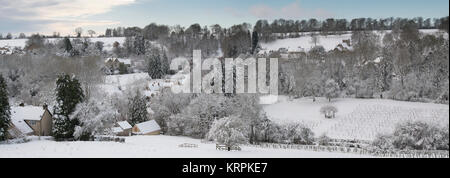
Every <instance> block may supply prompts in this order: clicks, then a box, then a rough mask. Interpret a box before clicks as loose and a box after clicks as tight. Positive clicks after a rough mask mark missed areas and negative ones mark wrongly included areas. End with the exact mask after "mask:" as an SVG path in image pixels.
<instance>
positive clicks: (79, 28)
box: [75, 27, 83, 38]
mask: <svg viewBox="0 0 450 178" xmlns="http://www.w3.org/2000/svg"><path fill="white" fill-rule="evenodd" d="M75 33H76V34H77V38H80V37H81V34H82V33H83V28H81V27H78V28H76V29H75Z"/></svg>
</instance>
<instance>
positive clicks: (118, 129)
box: [112, 127, 123, 133]
mask: <svg viewBox="0 0 450 178" xmlns="http://www.w3.org/2000/svg"><path fill="white" fill-rule="evenodd" d="M112 132H113V133H120V132H123V129H122V128H120V127H113V128H112Z"/></svg>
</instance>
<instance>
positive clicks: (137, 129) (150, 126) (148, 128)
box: [132, 120, 161, 135]
mask: <svg viewBox="0 0 450 178" xmlns="http://www.w3.org/2000/svg"><path fill="white" fill-rule="evenodd" d="M132 133H133V134H134V135H159V134H161V127H159V125H158V123H156V121H155V120H151V121H147V122H143V123H139V124H136V125H135V126H134V127H133V129H132Z"/></svg>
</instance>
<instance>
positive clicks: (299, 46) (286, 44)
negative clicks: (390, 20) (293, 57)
mask: <svg viewBox="0 0 450 178" xmlns="http://www.w3.org/2000/svg"><path fill="white" fill-rule="evenodd" d="M390 32H391V31H390V30H386V31H375V33H377V34H378V35H380V42H381V40H382V39H383V36H384V34H386V33H390ZM420 32H421V33H422V34H437V35H438V34H440V33H439V30H436V29H429V30H420ZM443 35H444V36H445V37H446V38H448V34H447V33H443ZM317 37H318V42H317V45H321V46H323V47H324V48H325V50H327V51H330V50H333V49H335V48H336V47H337V45H339V44H343V45H344V43H343V40H350V39H351V38H352V34H351V33H350V32H349V33H348V34H343V35H328V36H324V35H318V36H317ZM314 46H315V44H314V43H312V37H311V35H309V34H308V33H304V34H302V36H301V37H299V38H286V39H280V40H276V41H274V42H270V43H261V48H262V50H261V51H260V53H264V52H266V53H269V52H270V51H278V50H279V49H280V48H285V49H287V50H288V51H290V52H298V51H309V50H310V49H311V48H313V47H314Z"/></svg>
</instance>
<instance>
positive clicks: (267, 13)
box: [250, 4, 277, 18]
mask: <svg viewBox="0 0 450 178" xmlns="http://www.w3.org/2000/svg"><path fill="white" fill-rule="evenodd" d="M250 14H252V15H253V16H256V17H260V18H269V17H273V16H275V15H276V14H277V12H276V10H274V9H272V8H271V7H269V6H267V5H264V4H260V5H255V6H252V7H250Z"/></svg>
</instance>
